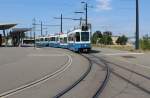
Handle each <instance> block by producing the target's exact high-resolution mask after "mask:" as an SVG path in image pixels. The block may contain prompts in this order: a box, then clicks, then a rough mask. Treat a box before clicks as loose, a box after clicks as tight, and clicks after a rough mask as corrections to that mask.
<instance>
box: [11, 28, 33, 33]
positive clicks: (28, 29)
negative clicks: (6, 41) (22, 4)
mask: <svg viewBox="0 0 150 98" xmlns="http://www.w3.org/2000/svg"><path fill="white" fill-rule="evenodd" d="M31 30H32V29H31V28H13V29H12V31H11V33H24V32H28V31H31Z"/></svg>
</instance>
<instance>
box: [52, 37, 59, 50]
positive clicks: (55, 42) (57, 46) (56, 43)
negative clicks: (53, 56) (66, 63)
mask: <svg viewBox="0 0 150 98" xmlns="http://www.w3.org/2000/svg"><path fill="white" fill-rule="evenodd" d="M54 37H55V41H54V46H53V47H54V48H60V41H59V34H56V35H55V36H54Z"/></svg>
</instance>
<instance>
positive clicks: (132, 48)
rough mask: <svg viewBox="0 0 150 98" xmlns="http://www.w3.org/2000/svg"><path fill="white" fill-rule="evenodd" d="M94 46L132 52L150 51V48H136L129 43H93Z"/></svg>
mask: <svg viewBox="0 0 150 98" xmlns="http://www.w3.org/2000/svg"><path fill="white" fill-rule="evenodd" d="M93 47H100V48H111V49H116V50H123V51H130V52H149V51H150V50H142V49H139V50H135V49H134V47H133V46H129V45H95V44H94V45H93Z"/></svg>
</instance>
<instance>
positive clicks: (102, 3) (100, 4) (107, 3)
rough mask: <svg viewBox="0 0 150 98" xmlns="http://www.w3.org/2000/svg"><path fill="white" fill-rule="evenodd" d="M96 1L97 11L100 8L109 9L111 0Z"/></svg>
mask: <svg viewBox="0 0 150 98" xmlns="http://www.w3.org/2000/svg"><path fill="white" fill-rule="evenodd" d="M96 1H97V9H96V10H97V11H101V10H111V9H112V7H111V0H96Z"/></svg>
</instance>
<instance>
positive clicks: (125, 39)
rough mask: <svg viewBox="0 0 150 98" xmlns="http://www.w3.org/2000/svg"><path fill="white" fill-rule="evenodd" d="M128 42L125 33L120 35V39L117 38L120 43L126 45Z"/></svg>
mask: <svg viewBox="0 0 150 98" xmlns="http://www.w3.org/2000/svg"><path fill="white" fill-rule="evenodd" d="M127 42H128V38H127V37H126V36H125V35H123V36H119V37H118V39H117V40H116V43H117V44H118V45H126V44H127Z"/></svg>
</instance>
